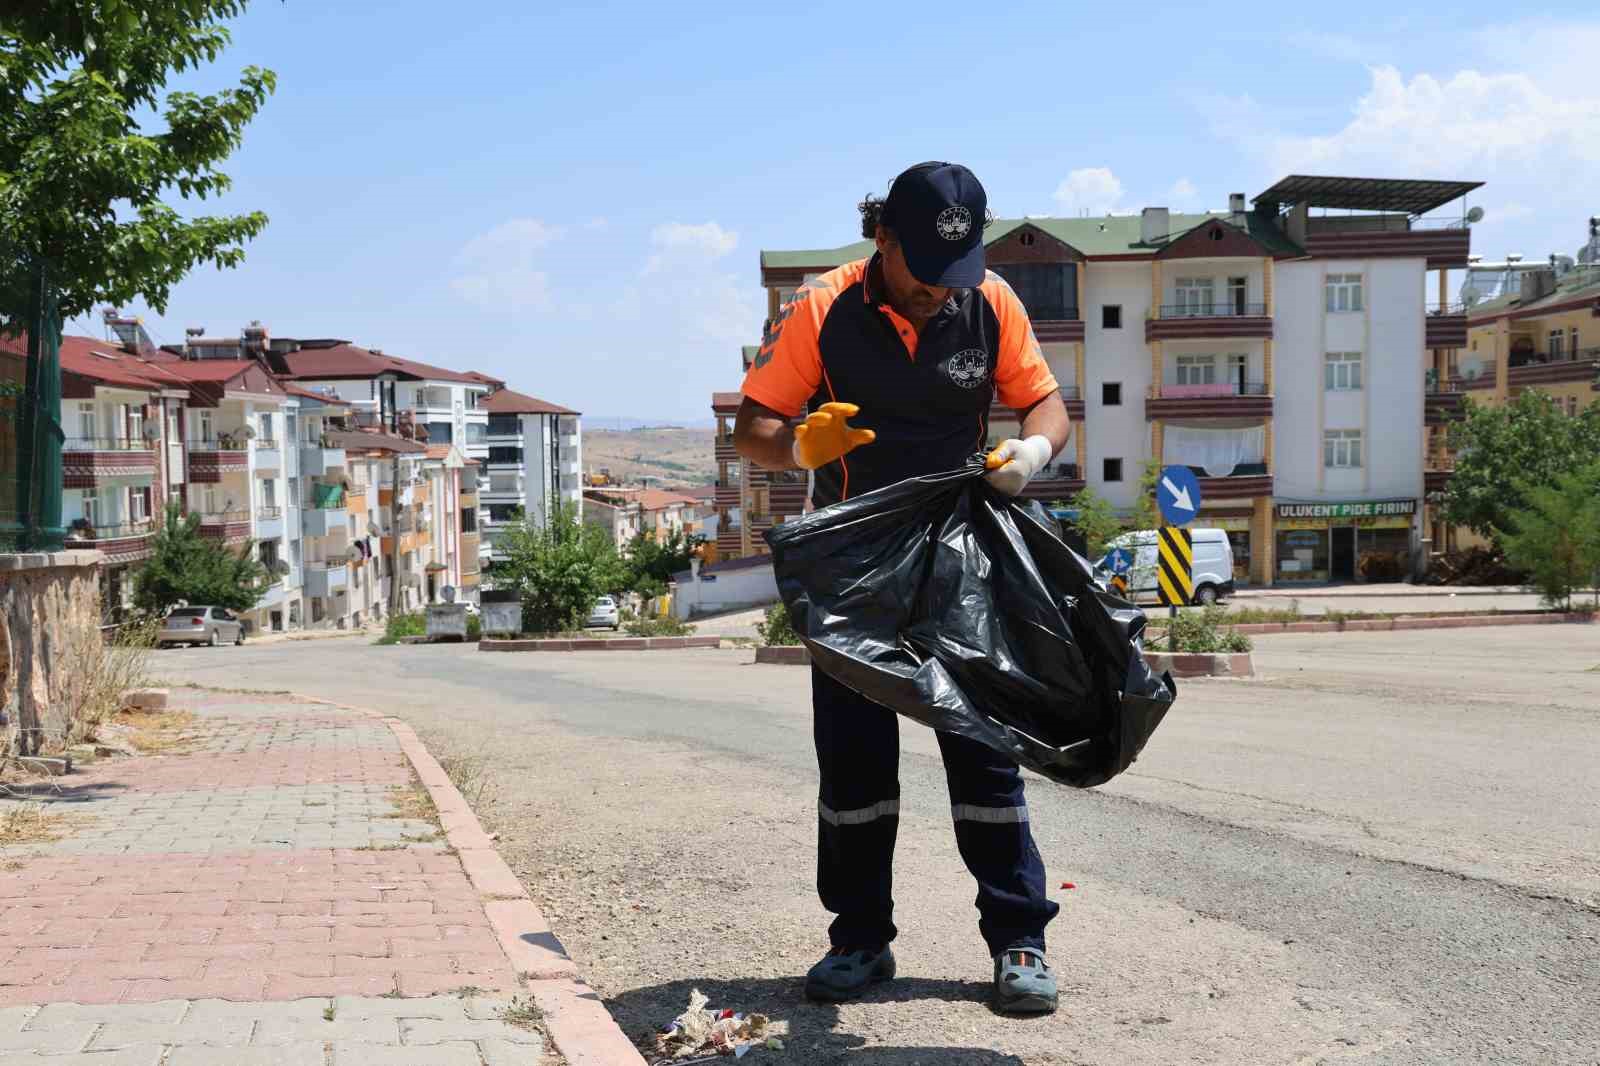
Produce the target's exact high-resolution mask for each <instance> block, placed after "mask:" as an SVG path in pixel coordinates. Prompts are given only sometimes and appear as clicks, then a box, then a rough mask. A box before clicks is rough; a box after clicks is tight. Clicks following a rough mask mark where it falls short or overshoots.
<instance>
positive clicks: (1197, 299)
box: [1177, 278, 1216, 315]
mask: <svg viewBox="0 0 1600 1066" xmlns="http://www.w3.org/2000/svg"><path fill="white" fill-rule="evenodd" d="M1177 289H1178V314H1180V315H1209V314H1213V313H1215V311H1216V281H1215V280H1213V279H1212V278H1179V279H1178V282H1177Z"/></svg>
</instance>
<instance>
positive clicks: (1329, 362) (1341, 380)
mask: <svg viewBox="0 0 1600 1066" xmlns="http://www.w3.org/2000/svg"><path fill="white" fill-rule="evenodd" d="M1322 371H1323V375H1322V377H1323V387H1324V388H1326V389H1327V390H1328V391H1329V392H1353V391H1358V390H1359V389H1360V388H1361V353H1360V352H1329V353H1328V354H1327V356H1326V357H1325V358H1324V361H1323V364H1322ZM1329 465H1332V464H1329ZM1356 465H1358V466H1359V465H1360V464H1359V463H1358V464H1356Z"/></svg>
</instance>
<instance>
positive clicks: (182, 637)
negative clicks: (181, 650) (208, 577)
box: [156, 607, 244, 648]
mask: <svg viewBox="0 0 1600 1066" xmlns="http://www.w3.org/2000/svg"><path fill="white" fill-rule="evenodd" d="M156 642H157V643H159V644H160V645H161V646H162V647H163V648H166V647H170V646H171V645H173V644H209V645H211V646H212V647H213V648H215V647H216V646H217V645H219V644H243V643H244V623H243V622H241V621H240V620H239V616H238V615H236V614H234V613H233V612H232V611H230V610H228V609H227V608H226V607H174V608H173V609H172V610H170V611H168V612H167V617H166V620H165V621H163V622H162V623H161V632H160V633H159V634H157V636H156Z"/></svg>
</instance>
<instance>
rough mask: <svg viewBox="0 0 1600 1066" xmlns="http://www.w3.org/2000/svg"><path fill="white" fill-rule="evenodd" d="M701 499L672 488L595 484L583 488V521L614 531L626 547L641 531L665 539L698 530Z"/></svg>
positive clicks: (619, 543)
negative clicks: (698, 508) (698, 510)
mask: <svg viewBox="0 0 1600 1066" xmlns="http://www.w3.org/2000/svg"><path fill="white" fill-rule="evenodd" d="M697 505H698V501H696V500H695V499H694V497H692V496H688V495H685V494H683V493H679V492H673V491H671V490H669V489H647V488H623V487H622V486H620V485H599V486H591V487H589V488H585V489H584V490H583V520H584V521H585V522H589V523H591V524H593V525H598V526H601V527H602V528H604V529H606V530H608V531H609V532H610V533H611V537H612V540H613V541H614V542H615V543H616V545H617V548H618V549H619V550H620V549H623V548H626V547H627V546H628V544H629V543H631V542H632V540H633V538H634V537H636V536H638V535H639V534H640V533H647V534H649V535H650V536H652V537H654V538H656V539H657V540H661V541H664V540H666V539H667V538H668V537H671V536H673V535H674V534H681V535H684V536H694V535H696V533H697V528H696V526H697V519H698V515H697V512H696V507H697Z"/></svg>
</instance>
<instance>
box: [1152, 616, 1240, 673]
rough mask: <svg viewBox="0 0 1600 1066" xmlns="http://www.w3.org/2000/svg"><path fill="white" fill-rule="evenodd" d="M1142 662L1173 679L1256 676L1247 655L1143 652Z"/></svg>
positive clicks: (1238, 653)
mask: <svg viewBox="0 0 1600 1066" xmlns="http://www.w3.org/2000/svg"><path fill="white" fill-rule="evenodd" d="M1241 628H1242V627H1241ZM1144 660H1145V662H1147V663H1149V664H1150V669H1151V670H1153V671H1155V672H1156V673H1158V674H1160V673H1170V674H1171V675H1172V676H1173V677H1254V676H1255V672H1256V668H1255V663H1254V662H1252V661H1251V659H1250V653H1249V652H1243V653H1240V652H1216V653H1211V652H1182V651H1180V652H1170V651H1147V652H1145V653H1144Z"/></svg>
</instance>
